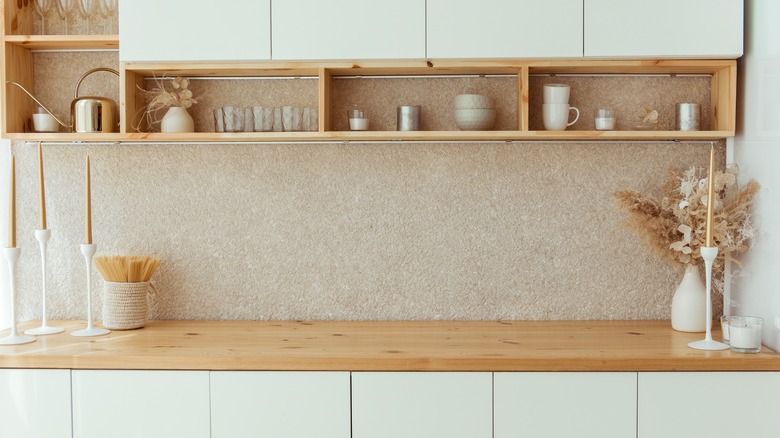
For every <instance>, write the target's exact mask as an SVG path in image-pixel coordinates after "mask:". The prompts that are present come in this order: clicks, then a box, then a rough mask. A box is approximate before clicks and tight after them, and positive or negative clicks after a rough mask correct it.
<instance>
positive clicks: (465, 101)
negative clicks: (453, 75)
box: [455, 94, 496, 109]
mask: <svg viewBox="0 0 780 438" xmlns="http://www.w3.org/2000/svg"><path fill="white" fill-rule="evenodd" d="M495 105H496V104H495V102H493V99H492V98H491V97H488V96H483V95H481V94H458V95H457V96H455V109H472V108H481V109H485V108H490V109H492V108H495Z"/></svg>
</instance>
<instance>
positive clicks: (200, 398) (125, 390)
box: [72, 370, 210, 438]
mask: <svg viewBox="0 0 780 438" xmlns="http://www.w3.org/2000/svg"><path fill="white" fill-rule="evenodd" d="M72 377H73V436H74V438H107V437H111V438H139V437H143V438H209V429H210V421H209V373H208V371H114V370H112V371H108V370H106V371H103V370H100V371H92V370H74V371H73V376H72Z"/></svg>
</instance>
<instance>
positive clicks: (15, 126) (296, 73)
mask: <svg viewBox="0 0 780 438" xmlns="http://www.w3.org/2000/svg"><path fill="white" fill-rule="evenodd" d="M2 3H4V2H3V1H2V0H0V4H2ZM13 11H14V12H10V13H6V14H5V17H4V18H5V25H4V27H3V28H2V30H3V35H2V38H3V41H4V44H3V47H2V48H3V70H2V76H3V80H4V81H8V80H10V81H16V82H18V83H20V84H22V85H23V86H25V87H26V88H27V89H28V90H30V91H31V92H33V93H35V90H34V81H33V76H34V69H35V65H34V59H33V56H32V52H33V51H36V50H58V51H79V50H101V49H107V50H116V49H118V48H119V38H118V36H117V35H29V34H30V33H31V32H32V30H33V26H32V22H33V19H34V18H33V13H32V8H31V7H25V8H21V9H18V8H16V9H13ZM119 71H120V89H119V102H118V107H119V114H120V132H118V133H111V134H75V133H33V132H26V131H28V130H29V129H30V123H29V122H30V117H31V114H32V112H33V110H34V109H35V106H34V103H33V102H32V100H31V99H29V97H27V96H26V95H24V94H23V93H22V91H21V90H19V89H17V88H16V87H7V86H5V87H3V90H2V102H1V105H0V113H2V118H3V120H2V126H3V133H2V136H3V137H4V138H9V139H16V140H26V141H37V140H40V141H47V142H331V141H354V142H360V141H372V142H373V141H396V140H398V141H524V140H525V141H529V140H534V141H535V140H540V141H541V140H569V141H572V140H586V141H587V140H603V141H609V140H717V139H723V138H727V137H733V136H734V135H735V125H736V123H735V121H736V83H737V82H736V81H737V77H736V76H737V69H736V61H734V60H678V59H675V60H594V59H585V58H583V59H572V60H513V59H501V60H392V61H381V60H378V61H324V62H310V61H305V62H303V61H302V62H279V61H256V62H171V63H160V62H154V63H142V62H133V63H121V64H120V66H119ZM632 74H635V75H659V76H676V75H706V76H709V77H710V79H709V80H710V82H709V87H705V88H709V90H708V93H709V96H710V99H711V100H710V102H709V105H708V107H709V113H708V114H707V117H706V119H707V120H708V122H709V129H708V130H706V131H668V130H659V131H628V130H624V131H591V130H576V129H571V130H567V131H540V130H535V129H538V126H536V125H538V124H539V123H531V124H530V125H533V126H529V111H531V110H533V111H537V108H539V104H540V102H538V101H533V102H531V103H532V104H533V105H531V106H529V76H535V75H583V76H599V77H600V76H610V75H632ZM491 75H501V76H503V77H507V76H508V77H509V80H510V81H515V80H516V87H515V86H514V84H512V85H513V86H512V91H511V93H516V95H513V94H510V95H509V96H511V100H509V101H508V102H511V103H509V104H507V103H505V104H504V105H505V106H506V105H509V108H503V109H499V111H511V113H510V112H504V113H503V114H505V115H507V114H511V116H505V117H506V118H505V119H504V121H503V125H501V126H500V129H502V130H497V131H457V130H454V129H453V130H448V129H450V127H451V126H453V125H452V123H451V119H447V123H449V124H447V125H444V124H442V123H440V124H439V125H436V126H431V128H432V130H428V131H411V132H398V131H391V130H377V131H359V132H358V131H340V130H339V129H344V126H343V123H342V124H340V126H336V125H338V124H334V123H333V120H334V117H336V115H335V114H334V111H336V114H341V112H338V111H340V110H341V107H338V108H334V106H335V102H336V100H337V99H336V97H337V96H340V95H339V94H338V93H339V87H338V86H337V87H335V88H336V89H335V90H334V86H333V81H334V80H335V79H337V78H339V77H363V76H369V77H384V76H388V77H402V78H411V79H414V78H418V77H423V78H425V79H434V80H437V79H436V78H437V77H438V76H441V77H444V78H447V77H456V76H469V77H470V76H475V77H481V76H486V77H487V76H491ZM161 76H167V77H175V76H186V77H202V78H222V77H224V78H236V79H238V78H242V79H256V80H263V79H267V78H270V77H282V78H299V77H315V78H317V80H318V85H317V86H318V93H317V100H318V101H317V103H316V107H317V110H318V114H319V117H318V120H319V126H318V129H317V131H316V132H240V133H216V132H196V133H186V134H163V133H138V132H134V130H133V129H132V128H131V126H130V125H131V123H129V121H130V120H132V119H133V118H134V117H135V116H136V115H137V114H141V113H143V109H144V105H145V102H144V100H143V99H142V97H141V96H139V93H138V92H137V88H138V87H142V88H145V87H146V86H147V85H148V84H147V79H148V78H151V77H161ZM513 77H514V78H516V79H513ZM534 79H536V78H534ZM502 80H506V79H502ZM703 80H704V81H706V80H707V79H703ZM535 83H536V84H538V82H535ZM705 85H707V83H706V82H705ZM534 86H535V87H537V86H538V85H534ZM515 89H516V91H514V90H515ZM534 89H535V90H536V91H538V89H536V88H534ZM610 91H611V90H610ZM66 92H68V91H63V93H66ZM623 93H625V90H624V91H623ZM537 94H538V93H537ZM345 95H347V96H349V95H348V94H345ZM435 96H437V97H439V98H441V92H440V93H439V94H435ZM503 96H507V95H506V94H504V95H503ZM534 96H535V95H534ZM361 98H362V99H370V98H371V96H361ZM420 99H422V100H424V99H425V96H420ZM532 99H538V98H537V97H532ZM702 100H704V101H705V102H706V98H705V97H702ZM43 101H44V102H45V98H44V99H43ZM515 102H516V103H515ZM590 102H592V101H590ZM343 103H344V102H343V99H342V102H341V105H342V106H343ZM512 105H516V108H514V107H512ZM387 106H388V105H385V107H384V108H387ZM637 106H640V107H641V102H637ZM384 108H383V109H384ZM392 108H394V106H392ZM529 108H530V109H529ZM195 110H197V111H203V112H205V111H210V108H208V107H204V108H195ZM436 110H437V111H439V113H438V114H439V115H441V114H444V113H443V112H444V111H448V108H446V106H445V104H442V102H441V99H440V101H439V103H438V106H437V107H436ZM201 114H203V113H201ZM514 114H516V119H515V117H514ZM533 115H534V116H537V117H538V114H536V113H534V114H533ZM447 117H449V114H447ZM338 120H339V122H340V121H341V120H340V119H338ZM385 120H386V119H385ZM201 125H202V124H201ZM580 126H582V125H580ZM590 126H591V127H592V124H591V125H590ZM376 128H380V129H387V128H388V124H387V123H385V124H384V125H379V126H376ZM583 128H585V129H590V128H588V125H585V126H583ZM661 128H666V126H662V127H661Z"/></svg>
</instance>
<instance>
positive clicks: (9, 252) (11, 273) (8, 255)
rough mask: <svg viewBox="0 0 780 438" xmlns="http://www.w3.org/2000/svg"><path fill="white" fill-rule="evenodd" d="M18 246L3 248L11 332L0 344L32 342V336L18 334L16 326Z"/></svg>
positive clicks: (19, 251)
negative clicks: (8, 288)
mask: <svg viewBox="0 0 780 438" xmlns="http://www.w3.org/2000/svg"><path fill="white" fill-rule="evenodd" d="M21 252H22V250H21V249H20V248H3V254H4V255H5V259H6V260H8V282H9V283H10V286H11V323H12V324H13V325H12V326H11V333H10V334H9V335H8V336H6V337H4V338H2V339H0V345H18V344H27V343H30V342H34V341H35V338H34V337H32V336H24V335H20V334H19V331H18V330H17V328H16V322H17V321H16V265H17V264H18V262H19V254H21Z"/></svg>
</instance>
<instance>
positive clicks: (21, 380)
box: [0, 369, 72, 438]
mask: <svg viewBox="0 0 780 438" xmlns="http://www.w3.org/2000/svg"><path fill="white" fill-rule="evenodd" d="M70 419H71V411H70V370H33V369H30V370H12V369H7V370H5V369H4V370H0V436H2V437H4V438H5V437H8V438H12V437H24V438H70V437H71V430H72V428H71V420H70Z"/></svg>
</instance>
